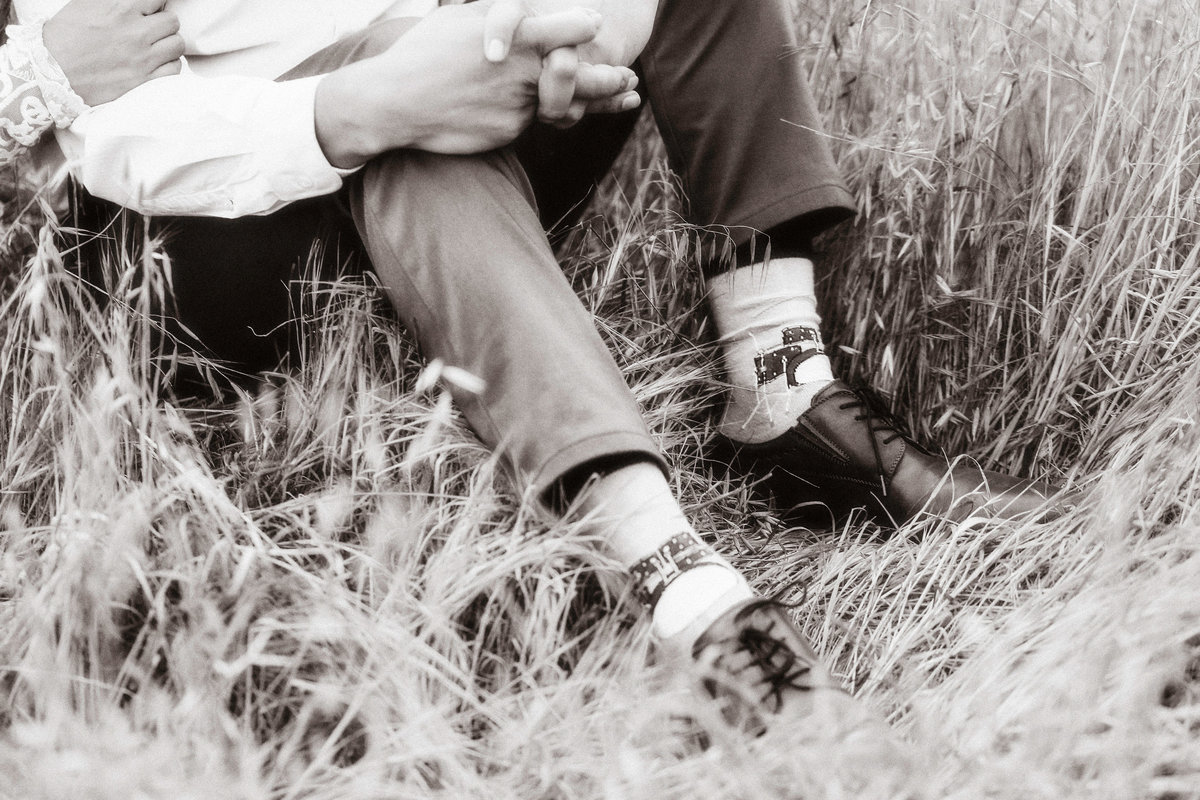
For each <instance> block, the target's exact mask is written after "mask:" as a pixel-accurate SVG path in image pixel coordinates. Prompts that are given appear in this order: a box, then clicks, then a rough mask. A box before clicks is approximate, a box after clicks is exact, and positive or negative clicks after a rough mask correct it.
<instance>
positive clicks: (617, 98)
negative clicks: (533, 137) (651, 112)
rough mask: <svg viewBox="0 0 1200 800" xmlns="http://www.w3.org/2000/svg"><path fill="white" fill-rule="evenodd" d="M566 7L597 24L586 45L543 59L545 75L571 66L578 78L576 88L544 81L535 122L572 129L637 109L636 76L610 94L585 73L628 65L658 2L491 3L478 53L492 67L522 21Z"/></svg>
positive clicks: (544, 0) (647, 33) (641, 45)
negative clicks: (593, 15)
mask: <svg viewBox="0 0 1200 800" xmlns="http://www.w3.org/2000/svg"><path fill="white" fill-rule="evenodd" d="M572 3H574V4H576V5H577V4H580V3H582V4H583V5H585V6H586V7H588V8H590V9H592V10H595V11H598V12H599V13H600V14H601V19H602V22H601V26H600V30H599V32H598V33H597V36H596V37H595V38H594V39H593V40H592V41H590V42H587V43H585V44H584V45H582V46H580V47H578V48H562V49H561V50H558V51H554V52H552V53H550V54H549V55H548V56H547V58H546V72H547V73H548V74H550V75H552V74H553V73H554V71H555V70H559V69H564V68H565V67H568V66H574V67H575V69H576V71H577V72H578V74H579V76H580V82H579V85H577V86H576V85H571V84H567V83H566V82H564V81H561V80H559V81H544V82H543V83H542V85H541V86H540V87H539V92H538V118H539V119H541V120H542V121H543V122H548V123H551V124H554V125H557V126H558V127H569V126H571V125H574V124H575V123H576V122H578V121H579V120H580V119H582V118H583V116H584V114H586V113H597V112H602V113H613V112H619V111H631V110H633V109H634V108H637V106H638V104H639V103H640V101H641V100H640V98H639V97H638V95H637V93H636V92H634V91H633V90H634V88H636V85H637V78H636V76H635V77H632V78H631V79H630V80H628V81H627V82H626V83H625V84H624V85H622V86H621V87H619V88H617V90H616V91H606V90H607V89H609V87H607V86H602V87H594V86H593V85H592V84H591V83H590V82H589V79H590V75H589V73H590V72H591V70H592V69H593V68H594V65H598V64H605V65H608V64H615V65H619V66H628V65H630V64H632V63H633V62H634V60H636V59H637V57H638V56H639V55H640V54H641V52H642V50H643V49H644V48H645V46H646V43H647V42H648V41H649V40H650V33H651V29H652V28H653V26H654V17H655V14H656V13H657V10H658V0H494V2H492V3H491V5H490V8H489V10H488V16H487V22H486V25H485V29H484V39H485V41H486V43H485V45H484V47H485V50H484V52H485V54H486V56H487V58H488V60H489V61H492V62H497V63H498V62H501V61H503V60H504V59H505V57H506V56H507V54H508V50H509V47H510V45H511V42H512V38H513V35H514V33H515V32H516V31H517V29H518V26H519V25H520V24H521V23H522V21H523V20H525V19H528V18H530V17H534V16H536V15H538V14H544V13H555V12H558V11H561V10H562V9H563V8H565V7H568V6H569V5H570V4H572Z"/></svg>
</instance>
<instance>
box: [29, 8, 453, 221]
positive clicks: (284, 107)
mask: <svg viewBox="0 0 1200 800" xmlns="http://www.w3.org/2000/svg"><path fill="white" fill-rule="evenodd" d="M65 4H66V0H16V2H15V7H16V12H17V17H18V19H19V20H20V21H21V22H36V21H39V20H44V19H46V18H48V17H50V16H52V15H53V14H54V13H55V12H57V11H58V10H59V9H60V8H61V7H62V6H63V5H65ZM437 5H438V2H437V0H168V2H167V7H168V8H169V9H170V10H171V11H173V12H175V13H176V14H178V15H179V20H180V27H181V29H180V34H181V35H182V36H183V39H184V43H185V49H186V63H185V67H184V70H183V72H182V73H181V74H180V75H175V76H171V77H166V78H158V79H156V80H152V81H148V82H147V83H144V84H142V85H141V86H139V87H137V88H136V89H134V90H132V91H130V92H128V93H127V94H125V95H124V96H122V97H120V98H118V99H116V100H114V101H112V102H110V103H105V104H104V105H100V106H96V107H94V108H91V109H88V110H86V111H84V113H82V114H81V115H80V116H79V117H78V118H77V119H76V120H75V122H74V124H72V125H71V127H70V128H68V129H66V130H60V131H57V133H56V135H57V138H58V143H59V146H60V147H61V148H62V151H63V153H65V154H66V157H67V163H68V166H69V167H70V169H71V172H72V173H73V174H74V175H75V177H76V179H78V180H79V181H80V182H81V183H82V184H83V185H84V187H86V188H87V190H88V191H89V192H91V193H92V194H93V195H95V196H97V197H102V198H104V199H107V200H111V201H113V202H115V203H118V204H120V205H122V206H125V207H127V208H132V209H135V210H137V211H140V212H142V213H145V214H152V215H192V216H210V217H240V216H246V215H250V214H266V213H270V212H271V211H274V210H276V209H278V208H280V207H281V206H283V205H286V204H288V203H291V202H294V201H296V200H302V199H304V198H306V197H315V196H319V195H323V194H329V193H330V192H334V191H337V189H338V188H340V187H341V184H342V178H343V177H344V176H345V175H346V174H347V171H346V170H338V169H336V168H334V167H333V166H331V165H330V164H329V162H328V160H327V159H326V158H325V156H324V154H323V153H322V151H321V147H320V145H319V144H318V143H317V137H316V131H315V128H314V117H313V113H314V112H313V110H314V101H315V94H316V87H317V83H318V82H319V81H320V77H314V78H306V79H302V80H296V81H286V82H282V83H280V82H276V81H275V80H274V78H276V77H278V76H279V75H282V74H283V73H284V72H286V71H287V70H289V69H290V68H292V67H294V66H295V65H296V64H298V63H300V62H301V61H303V60H304V59H305V58H307V57H308V56H310V55H312V54H313V53H315V52H317V51H318V50H320V49H322V48H324V47H326V46H328V45H330V44H333V43H334V42H336V41H338V40H339V39H341V38H343V37H344V36H346V35H348V34H350V33H353V32H355V31H359V30H362V29H363V28H365V27H366V26H368V25H370V24H371V23H372V22H375V21H377V20H380V19H385V18H391V17H401V16H424V15H425V14H428V13H429V12H430V11H432V10H433V9H434V8H436V7H437Z"/></svg>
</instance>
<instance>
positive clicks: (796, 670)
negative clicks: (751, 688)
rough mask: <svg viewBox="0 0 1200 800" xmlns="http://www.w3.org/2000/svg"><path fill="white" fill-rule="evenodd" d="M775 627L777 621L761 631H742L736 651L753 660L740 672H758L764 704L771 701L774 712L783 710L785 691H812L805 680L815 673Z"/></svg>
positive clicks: (810, 665) (771, 621) (751, 627)
mask: <svg viewBox="0 0 1200 800" xmlns="http://www.w3.org/2000/svg"><path fill="white" fill-rule="evenodd" d="M775 625H776V622H775V620H769V621H768V622H767V623H766V625H764V626H763V627H761V628H759V627H754V626H747V627H746V628H744V629H742V631H741V632H740V634H739V636H738V639H737V647H736V648H735V652H743V653H746V654H747V655H748V656H749V657H750V660H749V662H748V663H747V664H746V665H745V666H744V667H743V668H742V670H741V671H742V672H744V671H746V670H749V669H751V668H753V669H755V670H757V672H758V675H759V677H758V679H757V681H756V682H757V683H759V684H761V685H762V686H763V688H764V690H765V691H764V693H763V695H762V698H761V701H762V702H763V703H767V701H768V700H769V701H770V703H771V704H770V709H771V711H773V712H774V711H778V710H779V709H780V708H781V707H782V705H783V694H784V692H785V691H787V690H789V689H793V690H799V691H804V692H807V691H810V690H811V689H812V688H813V687H812V685H811V682H809V681H807V680H806V678H807V677H808V675H809V673H810V672H812V664H811V662H809V660H808V659H807V658H805V657H804V656H803V655H801V654H799V653H797V652H795V651H794V650H792V648H791V647H789V646H788V645H787V643H786V642H785V641H784V640H783V638H782V637H781V636H778V635H776V634H775V633H774V630H775Z"/></svg>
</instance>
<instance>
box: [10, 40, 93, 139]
mask: <svg viewBox="0 0 1200 800" xmlns="http://www.w3.org/2000/svg"><path fill="white" fill-rule="evenodd" d="M5 33H7V34H8V42H7V46H8V49H9V54H8V55H9V59H10V61H11V62H13V64H12V66H13V67H14V68H15V67H16V65H17V63H20V68H19V69H18V73H25V74H22V75H21V77H25V78H27V79H29V80H32V81H34V82H35V83H37V86H38V89H39V90H41V93H42V99H43V101H45V103H46V108H47V109H49V111H50V117H51V119H53V120H54V124H55V125H56V126H57V127H59V128H66V127H69V126H70V124H71V123H72V122H74V121H75V118H76V117H78V116H79V115H80V114H82V113H83V112H84V111H86V110H87V108H88V105H87V103H85V102H83V98H82V97H80V96H79V95H77V94H75V91H74V90H73V89H72V88H71V82H70V81H68V80H67V76H66V74H65V73H64V72H63V71H62V67H61V66H59V64H58V62H57V61H55V60H54V56H52V55H50V51H49V50H47V49H46V44H45V42H44V41H43V40H42V24H41V23H37V24H35V25H9V26H8V27H7V28H6V29H5Z"/></svg>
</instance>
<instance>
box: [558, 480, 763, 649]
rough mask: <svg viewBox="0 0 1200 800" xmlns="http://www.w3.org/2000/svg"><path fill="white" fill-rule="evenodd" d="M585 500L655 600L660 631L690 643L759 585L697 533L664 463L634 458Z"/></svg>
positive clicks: (662, 636) (655, 626)
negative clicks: (663, 469) (662, 468)
mask: <svg viewBox="0 0 1200 800" xmlns="http://www.w3.org/2000/svg"><path fill="white" fill-rule="evenodd" d="M580 507H581V508H582V510H584V511H585V512H586V513H587V514H588V515H589V516H590V517H591V518H592V519H593V520H594V523H595V525H596V527H597V528H598V529H599V530H601V531H602V532H603V534H604V538H605V541H606V543H607V545H608V549H609V550H610V551H611V552H612V554H613V555H614V556H616V558H617V559H618V560H619V561H620V562H621V563H622V564H623V565H624V566H625V567H626V568H627V569H629V571H630V576H631V578H632V580H633V582H634V589H635V591H636V592H637V593H638V594H639V596H640V598H641V599H642V600H643V601H644V602H646V603H647V605H649V606H650V608H651V620H652V623H651V624H652V630H653V631H654V635H655V636H656V637H657V638H658V639H659V640H660V641H663V642H664V643H669V645H670V646H671V647H680V648H683V649H684V650H685V651H690V648H691V643H692V642H694V641H695V640H696V638H697V637H699V636H700V634H701V633H703V632H704V631H705V630H706V629H707V628H708V626H709V625H710V624H712V622H713V620H715V619H716V618H717V617H719V616H720V615H721V614H722V613H724V612H725V611H727V610H728V609H730V608H732V607H733V605H734V604H735V603H738V602H740V601H742V600H745V599H748V598H750V597H751V596H752V595H753V593H752V592H751V591H750V586H749V584H747V583H746V579H745V578H743V577H742V575H741V573H740V572H738V571H737V569H736V568H735V567H734V566H733V565H732V564H730V563H729V561H727V560H726V559H725V558H724V557H722V556H721V555H719V554H718V553H716V552H715V551H714V550H713V549H712V548H711V547H709V546H708V545H707V544H705V543H704V542H703V541H701V540H700V538H699V537H698V536H697V535H696V532H695V530H694V529H693V528H692V526H691V524H690V523H688V521H687V518H686V517H685V516H684V513H683V511H682V510H681V509H680V508H679V503H678V502H676V500H675V496H674V494H673V493H672V492H671V486H670V484H669V483H667V481H666V478H664V477H663V474H662V472H660V471H659V469H658V467H656V466H654V465H652V464H649V463H638V464H632V465H630V466H628V467H623V468H621V469H618V470H616V471H614V472H612V473H609V474H608V475H604V476H603V477H600V478H598V479H597V480H596V481H595V482H594V483H593V484H592V485H591V486H589V487H588V488H587V489H586V490H585V494H584V495H583V496H582V498H581V500H580Z"/></svg>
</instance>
